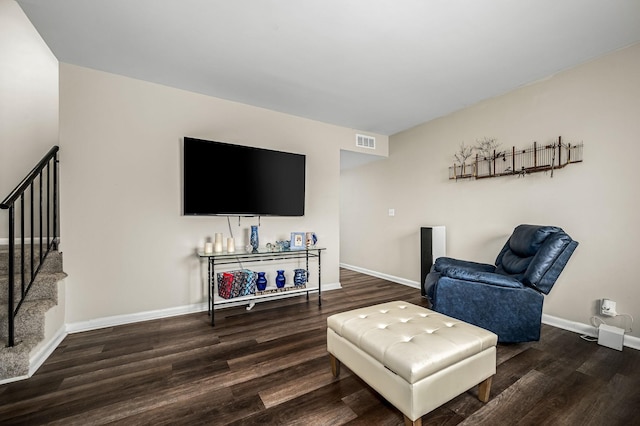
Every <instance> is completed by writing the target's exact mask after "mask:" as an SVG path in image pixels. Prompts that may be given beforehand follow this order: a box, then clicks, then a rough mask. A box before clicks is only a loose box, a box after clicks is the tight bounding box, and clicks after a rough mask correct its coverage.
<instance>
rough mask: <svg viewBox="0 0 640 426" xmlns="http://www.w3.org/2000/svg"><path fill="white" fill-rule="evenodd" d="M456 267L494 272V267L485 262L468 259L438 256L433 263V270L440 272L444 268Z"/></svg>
mask: <svg viewBox="0 0 640 426" xmlns="http://www.w3.org/2000/svg"><path fill="white" fill-rule="evenodd" d="M449 268H456V269H466V270H469V271H483V272H494V271H495V270H496V267H495V266H494V265H489V264H487V263H478V262H471V261H468V260H460V259H454V258H452V257H439V258H437V259H436V261H435V263H434V264H433V270H434V271H436V272H442V271H444V270H445V269H449Z"/></svg>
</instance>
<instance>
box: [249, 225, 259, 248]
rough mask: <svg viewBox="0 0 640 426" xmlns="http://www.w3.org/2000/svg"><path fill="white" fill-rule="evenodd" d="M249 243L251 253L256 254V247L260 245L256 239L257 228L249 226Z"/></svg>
mask: <svg viewBox="0 0 640 426" xmlns="http://www.w3.org/2000/svg"><path fill="white" fill-rule="evenodd" d="M249 243H250V244H251V247H252V248H253V253H257V252H258V246H259V245H260V240H259V239H258V227H257V226H255V225H252V226H251V237H250V239H249Z"/></svg>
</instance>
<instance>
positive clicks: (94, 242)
mask: <svg viewBox="0 0 640 426" xmlns="http://www.w3.org/2000/svg"><path fill="white" fill-rule="evenodd" d="M356 133H358V132H357V131H356V130H353V129H347V128H343V127H337V126H333V125H328V124H324V123H319V122H315V121H311V120H307V119H302V118H298V117H293V116H290V115H286V114H281V113H277V112H273V111H268V110H265V109H261V108H256V107H251V106H247V105H242V104H238V103H234V102H229V101H224V100H221V99H216V98H212V97H207V96H203V95H198V94H194V93H191V92H186V91H182V90H177V89H172V88H168V87H165V86H160V85H157V84H151V83H147V82H143V81H139V80H134V79H130V78H125V77H121V76H117V75H114V74H108V73H104V72H98V71H94V70H90V69H86V68H81V67H77V66H73V65H69V64H64V63H62V64H61V66H60V146H61V185H62V199H61V206H62V217H61V219H62V224H61V225H62V233H61V237H62V245H61V248H62V250H63V252H64V255H65V271H66V272H67V273H68V274H69V277H68V278H67V286H68V287H67V292H68V298H67V300H68V307H67V312H68V315H67V320H68V322H69V323H75V322H83V321H90V320H91V319H95V318H104V317H109V316H114V315H128V314H134V313H138V312H146V311H153V310H158V309H170V308H175V307H182V306H188V305H192V304H196V303H201V302H204V301H205V296H206V290H205V289H206V287H205V286H204V283H203V280H202V279H201V273H202V270H201V268H200V264H199V261H198V259H197V258H196V256H195V255H194V251H195V249H196V248H197V247H202V246H203V243H204V239H205V238H206V237H212V236H213V234H214V233H216V232H222V233H224V234H225V236H228V235H229V231H228V226H227V219H226V218H223V217H185V216H181V212H180V206H181V188H180V182H181V157H180V155H181V154H180V152H181V140H182V137H183V136H192V137H198V138H203V139H211V140H218V141H225V142H230V143H237V144H242V145H249V146H259V147H264V148H270V149H277V150H283V151H290V152H297V153H301V154H306V155H307V201H306V213H305V216H304V217H301V218H270V217H266V218H262V219H261V227H260V241H261V244H262V245H264V244H266V243H267V242H269V241H272V242H273V241H275V240H276V239H285V238H287V239H288V238H289V236H290V232H292V231H306V230H313V231H315V232H316V233H317V235H318V239H319V244H320V245H322V246H324V247H326V248H327V251H326V253H325V254H323V258H322V260H323V262H322V271H323V283H324V284H338V281H339V275H338V269H339V268H338V265H339V175H340V172H339V161H340V149H350V148H352V147H354V146H355V134H356ZM374 136H376V137H377V141H378V143H379V150H382V151H384V152H385V153H386V150H387V149H388V138H387V137H385V136H381V135H374ZM239 166H241V165H239ZM238 173H242V171H241V169H238ZM211 178H212V179H211V184H212V185H233V178H231V179H230V180H227V179H225V177H224V176H216V170H215V164H212V169H211ZM257 223H258V219H257V218H243V219H242V220H241V226H238V219H237V218H232V220H231V224H232V227H233V229H234V235H235V236H236V237H238V235H241V234H242V233H243V231H246V230H247V229H248V228H249V226H250V225H254V224H257Z"/></svg>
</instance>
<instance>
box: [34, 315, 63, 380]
mask: <svg viewBox="0 0 640 426" xmlns="http://www.w3.org/2000/svg"><path fill="white" fill-rule="evenodd" d="M65 337H67V330H66V327H65V326H64V325H62V327H60V328H59V329H58V331H57V332H56V333H55V335H54V336H53V337H52V338H51V340H49V341H48V342H47V343H46V344H45V345H44V346H43V347H42V348H40V350H39V351H38V352H36V353H35V354H31V356H30V357H29V377H31V376H33V374H34V373H35V372H36V371H38V368H40V366H42V364H44V362H45V361H46V360H47V358H49V356H51V354H52V353H53V351H55V350H56V348H57V347H58V345H59V344H60V343H62V341H63V340H64V338H65Z"/></svg>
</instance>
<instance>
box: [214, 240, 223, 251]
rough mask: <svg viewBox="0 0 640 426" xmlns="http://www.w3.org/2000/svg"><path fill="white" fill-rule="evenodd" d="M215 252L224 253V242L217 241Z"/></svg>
mask: <svg viewBox="0 0 640 426" xmlns="http://www.w3.org/2000/svg"><path fill="white" fill-rule="evenodd" d="M213 251H214V252H216V253H222V241H216V242H215V244H214V245H213Z"/></svg>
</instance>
